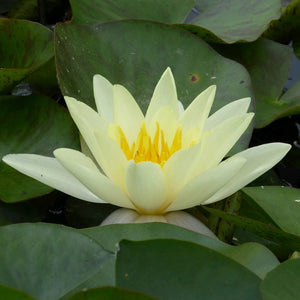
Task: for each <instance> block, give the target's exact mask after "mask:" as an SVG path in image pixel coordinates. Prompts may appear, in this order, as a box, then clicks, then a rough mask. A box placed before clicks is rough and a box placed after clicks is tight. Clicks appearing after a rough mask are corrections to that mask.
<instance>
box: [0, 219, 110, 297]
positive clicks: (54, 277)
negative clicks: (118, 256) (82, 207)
mask: <svg viewBox="0 0 300 300" xmlns="http://www.w3.org/2000/svg"><path fill="white" fill-rule="evenodd" d="M0 241H1V242H0V244H1V254H0V256H1V259H0V284H3V285H7V286H10V287H14V288H17V289H20V290H23V291H26V292H27V293H28V294H30V295H32V296H34V297H36V298H38V299H40V300H55V299H58V298H60V297H61V296H63V295H64V294H66V293H67V292H68V291H70V290H72V289H73V288H74V287H76V286H77V285H79V284H80V283H81V282H82V281H84V280H86V279H88V278H89V277H91V276H93V275H94V274H95V273H97V272H98V271H99V270H100V269H101V267H102V265H103V264H104V263H105V262H106V261H107V260H109V259H110V257H111V254H110V253H108V252H107V251H105V250H104V249H103V248H102V247H101V246H100V245H99V244H98V243H96V242H95V241H94V240H92V239H91V238H89V237H87V236H85V235H83V234H81V233H79V232H78V231H76V230H74V229H71V228H68V227H64V226H59V225H50V224H26V223H24V224H15V225H8V226H4V227H1V228H0ZM99 284H100V283H99Z"/></svg>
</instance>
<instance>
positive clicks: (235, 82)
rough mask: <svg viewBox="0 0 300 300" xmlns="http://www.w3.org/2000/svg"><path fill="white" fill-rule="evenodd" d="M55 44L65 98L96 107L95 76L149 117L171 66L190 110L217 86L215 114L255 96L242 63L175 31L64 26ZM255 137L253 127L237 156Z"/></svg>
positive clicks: (144, 24) (146, 25) (130, 24)
mask: <svg viewBox="0 0 300 300" xmlns="http://www.w3.org/2000/svg"><path fill="white" fill-rule="evenodd" d="M116 37H117V38H116ZM55 45H56V47H55V48H56V54H55V55H56V63H57V71H58V79H59V83H60V86H61V89H62V92H63V94H64V95H68V96H72V97H75V98H76V99H78V100H80V101H83V102H85V103H87V104H88V105H90V106H91V107H94V108H95V102H94V97H93V89H92V78H93V75H94V74H101V75H103V76H104V77H106V78H108V80H110V81H111V82H112V83H118V84H122V85H124V86H125V87H126V88H127V89H128V90H129V91H130V92H131V93H132V94H133V96H134V97H135V99H137V101H138V103H139V105H140V106H141V108H142V110H143V111H144V112H145V110H146V108H147V107H148V104H149V101H150V99H151V96H152V93H153V90H154V87H155V85H156V83H157V81H158V79H159V78H160V76H161V74H162V73H163V71H164V70H165V69H166V68H167V67H168V66H170V67H171V69H172V72H173V73H174V77H175V81H176V85H177V91H178V98H179V99H180V100H181V102H182V103H183V104H184V106H185V107H187V105H188V104H189V103H191V101H192V100H193V99H194V98H195V97H196V96H197V95H198V94H199V93H200V92H201V91H203V90H204V89H206V88H207V87H208V86H210V85H212V84H216V85H217V94H216V100H215V101H214V106H213V109H212V111H215V110H216V109H218V108H220V107H222V106H224V105H225V104H227V103H229V102H231V101H234V100H237V99H239V98H244V97H249V96H252V92H251V83H250V78H249V75H248V73H247V71H246V70H245V69H244V68H243V67H242V66H241V65H240V64H238V63H236V62H233V61H230V60H228V59H225V58H223V57H221V56H220V55H219V54H218V53H216V52H215V51H214V50H212V49H211V48H210V47H209V46H208V45H207V44H206V43H205V42H203V41H202V40H201V39H199V38H197V37H196V36H194V35H193V34H191V33H189V32H187V31H184V30H182V29H179V28H176V27H173V26H169V25H165V24H159V23H154V22H148V21H137V20H132V21H116V22H110V23H105V24H102V25H97V26H78V25H73V24H59V25H58V26H57V27H56V30H55ZM250 132H251V128H250V129H249V131H248V134H246V135H244V136H243V138H242V139H241V140H240V143H239V144H238V146H237V147H236V148H235V149H236V151H237V149H238V148H239V150H241V149H242V148H245V147H247V144H248V141H249V138H250Z"/></svg>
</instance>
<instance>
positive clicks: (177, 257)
mask: <svg viewBox="0 0 300 300" xmlns="http://www.w3.org/2000/svg"><path fill="white" fill-rule="evenodd" d="M141 266H142V267H141ZM212 279H213V280H212ZM116 283H117V286H120V287H122V288H127V289H132V290H138V291H141V292H144V293H146V294H149V295H151V296H154V297H157V298H158V299H166V300H167V299H172V300H173V299H191V300H192V299H199V295H201V299H203V300H206V299H207V300H208V299H214V300H218V299H220V300H221V299H222V300H226V299H228V300H229V299H230V300H234V299H245V300H246V299H249V300H250V299H251V300H256V299H257V300H258V299H261V296H260V292H259V283H260V279H259V278H258V277H257V276H255V275H254V274H253V273H252V272H250V271H249V270H247V269H246V268H244V267H243V266H241V265H239V264H238V263H236V262H235V261H233V260H231V259H229V258H227V257H224V256H223V255H221V254H219V253H218V252H215V251H213V250H211V249H207V248H205V247H203V246H200V245H197V244H194V243H191V242H186V241H178V240H151V241H140V242H131V241H127V240H124V241H121V243H120V250H119V252H118V253H117V262H116ZM216 287H218V288H216Z"/></svg>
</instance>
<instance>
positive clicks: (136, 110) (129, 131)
mask: <svg viewBox="0 0 300 300" xmlns="http://www.w3.org/2000/svg"><path fill="white" fill-rule="evenodd" d="M113 98H114V122H115V123H117V124H119V125H120V127H121V128H122V130H123V132H124V134H125V136H126V137H127V140H128V142H129V144H132V143H133V142H134V141H135V140H136V137H137V135H138V133H139V131H140V128H141V125H142V122H143V121H144V115H143V113H142V111H141V109H140V107H139V106H138V104H137V103H136V101H135V100H134V98H133V97H132V95H131V94H130V93H129V92H128V91H127V89H126V88H124V87H123V86H122V85H114V87H113Z"/></svg>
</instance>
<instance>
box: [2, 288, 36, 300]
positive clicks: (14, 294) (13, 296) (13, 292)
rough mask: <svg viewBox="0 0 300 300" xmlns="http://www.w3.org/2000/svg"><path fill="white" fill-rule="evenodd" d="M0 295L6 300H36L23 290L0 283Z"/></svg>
mask: <svg viewBox="0 0 300 300" xmlns="http://www.w3.org/2000/svg"><path fill="white" fill-rule="evenodd" d="M0 295H1V298H2V299H7V300H36V298H33V297H31V296H30V295H28V294H27V293H25V292H22V291H19V290H17V289H14V288H11V287H8V286H4V285H0Z"/></svg>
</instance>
